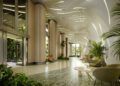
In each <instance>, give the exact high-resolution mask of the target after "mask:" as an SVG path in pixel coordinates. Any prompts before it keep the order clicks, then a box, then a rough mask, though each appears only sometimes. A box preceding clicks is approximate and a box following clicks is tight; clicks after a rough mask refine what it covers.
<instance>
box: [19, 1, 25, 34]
mask: <svg viewBox="0 0 120 86" xmlns="http://www.w3.org/2000/svg"><path fill="white" fill-rule="evenodd" d="M18 29H19V31H20V32H21V33H22V34H23V33H24V32H25V30H26V0H18Z"/></svg>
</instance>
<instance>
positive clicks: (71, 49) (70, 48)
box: [69, 43, 72, 56]
mask: <svg viewBox="0 0 120 86" xmlns="http://www.w3.org/2000/svg"><path fill="white" fill-rule="evenodd" d="M69 45H70V51H69V52H70V54H69V55H70V56H72V43H70V44H69Z"/></svg>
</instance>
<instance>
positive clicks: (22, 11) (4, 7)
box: [3, 7, 26, 14]
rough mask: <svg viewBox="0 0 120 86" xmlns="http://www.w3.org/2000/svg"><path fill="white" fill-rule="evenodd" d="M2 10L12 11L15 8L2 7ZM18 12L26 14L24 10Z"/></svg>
mask: <svg viewBox="0 0 120 86" xmlns="http://www.w3.org/2000/svg"><path fill="white" fill-rule="evenodd" d="M3 9H4V10H9V11H12V12H15V10H13V9H10V8H5V7H4V8H3ZM18 12H19V13H23V14H26V12H24V11H18Z"/></svg>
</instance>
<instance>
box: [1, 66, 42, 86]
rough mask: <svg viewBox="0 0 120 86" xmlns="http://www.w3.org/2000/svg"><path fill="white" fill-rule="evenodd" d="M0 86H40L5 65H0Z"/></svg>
mask: <svg viewBox="0 0 120 86" xmlns="http://www.w3.org/2000/svg"><path fill="white" fill-rule="evenodd" d="M0 86H42V85H41V84H40V83H39V82H37V81H34V80H31V79H29V78H28V77H27V76H26V75H25V74H21V73H17V74H15V75H13V71H12V70H11V68H10V67H7V66H6V65H0Z"/></svg>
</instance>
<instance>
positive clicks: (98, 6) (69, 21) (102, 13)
mask: <svg viewBox="0 0 120 86" xmlns="http://www.w3.org/2000/svg"><path fill="white" fill-rule="evenodd" d="M40 1H42V2H43V3H45V5H46V7H47V10H48V12H49V13H48V15H49V16H50V18H51V17H52V18H54V19H56V20H57V22H58V24H59V25H58V30H60V31H62V32H64V33H66V36H67V37H68V38H69V41H70V42H73V43H81V44H82V43H83V44H85V42H87V41H88V40H89V39H92V40H100V36H101V34H102V33H103V32H105V31H107V30H108V29H109V25H110V22H111V21H110V11H109V10H110V9H109V7H108V2H109V1H113V0H107V1H106V0H40ZM48 15H47V16H48Z"/></svg>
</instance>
